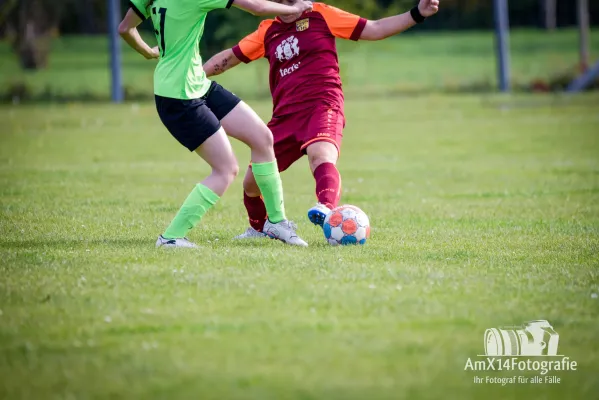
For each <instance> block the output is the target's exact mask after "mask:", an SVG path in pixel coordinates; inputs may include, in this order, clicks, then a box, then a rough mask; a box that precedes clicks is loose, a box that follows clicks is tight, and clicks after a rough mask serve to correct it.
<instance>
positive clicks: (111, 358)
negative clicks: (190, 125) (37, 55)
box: [0, 95, 599, 400]
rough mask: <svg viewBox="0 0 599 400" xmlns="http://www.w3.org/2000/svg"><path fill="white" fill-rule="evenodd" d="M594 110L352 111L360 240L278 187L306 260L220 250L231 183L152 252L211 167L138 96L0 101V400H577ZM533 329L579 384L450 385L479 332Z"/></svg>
mask: <svg viewBox="0 0 599 400" xmlns="http://www.w3.org/2000/svg"><path fill="white" fill-rule="evenodd" d="M598 103H599V97H598V96H597V95H585V96H583V97H576V98H571V99H567V98H556V97H528V96H526V97H512V98H506V97H479V96H452V97H444V96H422V97H418V98H389V99H379V100H368V101H366V100H359V99H358V98H353V99H350V100H349V101H348V103H347V105H346V111H347V115H348V125H347V129H346V131H345V141H344V148H343V156H342V159H341V161H340V170H341V172H342V174H343V186H344V194H343V197H342V202H343V203H349V204H355V205H358V206H360V207H362V208H363V209H364V210H365V211H366V212H367V213H368V214H369V215H370V217H371V221H372V225H373V230H372V238H371V240H370V242H369V243H368V244H367V245H366V246H364V247H359V248H358V247H356V248H332V247H329V246H328V245H326V244H325V242H324V239H323V237H322V233H321V232H319V231H318V229H316V228H315V227H313V226H312V225H310V224H309V222H308V221H307V219H306V217H305V212H306V210H307V209H308V208H309V207H310V206H311V205H312V204H313V203H314V201H315V198H314V194H313V182H312V178H311V176H310V173H309V172H308V167H307V162H306V160H305V159H304V160H302V161H301V162H299V163H298V164H297V165H295V166H294V167H293V168H292V169H290V170H289V171H288V172H286V173H285V174H284V175H283V179H284V184H285V190H286V199H287V200H286V202H287V209H288V213H289V214H290V217H291V218H293V219H294V220H296V221H297V222H298V223H299V226H300V232H301V234H302V235H303V236H304V238H305V239H307V241H309V243H310V247H309V248H307V249H297V248H289V247H286V246H284V245H282V244H280V243H276V242H272V241H259V242H255V243H251V244H249V243H238V242H233V241H232V240H231V237H232V236H234V235H235V234H238V233H240V232H241V231H242V230H243V229H244V228H245V227H246V222H245V217H244V209H243V205H242V202H241V179H240V178H239V179H238V180H237V181H236V183H235V184H234V186H233V187H232V188H231V190H230V191H229V192H228V193H227V194H225V196H224V197H223V199H222V201H221V202H220V203H219V204H218V205H217V206H216V208H215V209H214V210H212V211H211V212H210V213H209V214H208V215H207V217H206V218H205V220H204V221H203V222H202V224H201V226H200V227H198V228H197V229H196V230H194V231H193V232H192V234H191V239H192V240H194V241H196V242H197V243H199V244H201V246H202V248H201V249H200V250H198V251H159V250H156V249H154V247H153V245H154V241H155V239H156V236H157V235H158V234H159V233H160V232H161V230H162V229H163V228H164V227H165V226H166V224H167V223H168V222H169V220H170V218H171V217H172V216H173V214H174V213H175V212H176V210H177V208H178V207H179V205H180V203H181V201H182V200H183V199H184V197H185V196H186V195H187V193H188V192H189V190H190V189H191V188H192V187H193V185H194V184H195V183H196V182H197V181H199V180H200V179H201V178H202V177H203V176H204V175H205V174H206V173H207V171H208V169H207V167H206V165H204V164H203V163H202V162H200V160H199V159H198V157H197V156H194V155H192V154H189V153H187V152H186V151H185V150H183V149H182V148H181V147H179V145H178V144H177V143H176V142H175V141H174V140H173V139H171V137H170V135H169V134H168V133H167V132H166V131H165V130H164V129H163V128H162V126H161V125H160V123H159V121H158V119H157V116H156V115H155V111H154V107H153V105H152V104H142V105H132V104H128V105H123V106H111V105H87V106H86V105H61V106H58V105H55V106H52V105H49V106H20V107H2V108H0V119H1V120H2V121H3V129H2V130H1V134H0V258H1V259H2V261H1V262H0V398H5V399H86V398H111V399H114V398H122V399H161V398H169V399H175V398H177V399H188V398H195V399H283V398H284V399H344V400H345V399H440V398H443V399H445V398H451V399H480V398H486V399H532V398H534V399H537V398H539V399H565V398H568V399H591V398H595V397H596V395H597V393H599V381H598V380H597V376H599V342H598V341H597V338H598V337H599V324H598V322H597V321H598V320H599V299H598V298H597V294H599V280H598V277H599V269H598V266H599V235H598V234H599V139H598V136H597V133H598V130H597V126H598V125H599V113H598V111H597V110H598V108H597V104H598ZM252 105H253V106H255V107H256V109H257V110H259V111H260V113H261V114H262V115H263V116H264V117H265V118H267V117H268V116H269V107H270V105H269V103H267V102H252ZM235 148H236V150H237V154H238V157H239V162H240V165H242V166H243V165H245V163H246V162H247V160H248V152H247V151H246V150H245V149H244V148H243V147H242V146H240V145H238V144H236V145H235ZM533 319H547V320H549V321H550V322H551V323H552V324H553V326H554V328H555V330H556V331H557V332H558V333H559V335H560V342H559V343H560V346H559V350H560V351H559V352H560V354H564V355H566V356H568V357H570V359H572V360H575V361H577V363H578V370H576V371H569V372H558V373H555V372H551V373H549V374H548V375H552V376H554V375H555V376H558V377H560V378H561V382H560V383H559V384H535V385H532V384H508V385H505V386H501V385H497V384H475V383H473V379H474V377H475V376H482V377H484V376H493V377H495V376H497V377H509V376H514V375H525V376H527V377H532V376H534V375H537V374H534V373H524V372H514V371H504V372H493V371H491V372H472V371H465V370H464V367H465V364H466V361H467V359H468V358H469V357H475V356H476V355H478V354H482V353H483V350H484V348H483V333H484V332H485V329H487V328H491V327H500V326H505V325H513V324H520V323H522V322H524V321H528V320H533Z"/></svg>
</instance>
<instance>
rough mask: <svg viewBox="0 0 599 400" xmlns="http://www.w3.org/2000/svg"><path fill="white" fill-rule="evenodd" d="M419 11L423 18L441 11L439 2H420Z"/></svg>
mask: <svg viewBox="0 0 599 400" xmlns="http://www.w3.org/2000/svg"><path fill="white" fill-rule="evenodd" d="M418 11H420V14H422V16H423V17H427V18H428V17H430V16H432V15H435V14H436V13H437V11H439V0H420V3H419V4H418Z"/></svg>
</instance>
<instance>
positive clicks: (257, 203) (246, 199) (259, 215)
mask: <svg viewBox="0 0 599 400" xmlns="http://www.w3.org/2000/svg"><path fill="white" fill-rule="evenodd" d="M243 204H244V205H245V209H246V210H247V212H248V217H249V218H248V219H249V220H250V225H251V226H252V228H254V229H255V230H257V231H258V232H262V228H264V222H266V206H265V205H264V200H262V197H260V196H258V197H250V196H248V195H247V194H246V193H245V192H243Z"/></svg>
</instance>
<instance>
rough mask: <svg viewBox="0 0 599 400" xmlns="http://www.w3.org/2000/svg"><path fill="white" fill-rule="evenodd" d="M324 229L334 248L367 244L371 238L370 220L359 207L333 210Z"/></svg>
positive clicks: (347, 206) (325, 222)
mask: <svg viewBox="0 0 599 400" xmlns="http://www.w3.org/2000/svg"><path fill="white" fill-rule="evenodd" d="M322 229H323V231H324V237H325V238H326V239H327V242H329V244H330V245H332V246H338V245H342V246H346V245H350V244H365V243H366V240H367V239H368V238H369V237H370V220H369V219H368V216H367V215H366V213H364V211H362V210H360V209H359V208H358V207H356V206H350V205H344V206H340V207H337V208H335V209H333V210H331V212H330V213H329V214H328V215H327V217H326V218H325V220H324V224H323V226H322Z"/></svg>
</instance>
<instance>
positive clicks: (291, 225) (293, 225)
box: [287, 221, 297, 231]
mask: <svg viewBox="0 0 599 400" xmlns="http://www.w3.org/2000/svg"><path fill="white" fill-rule="evenodd" d="M287 224H288V225H289V227H290V228H291V229H293V230H294V231H296V230H297V225H296V224H295V222H293V221H287Z"/></svg>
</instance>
